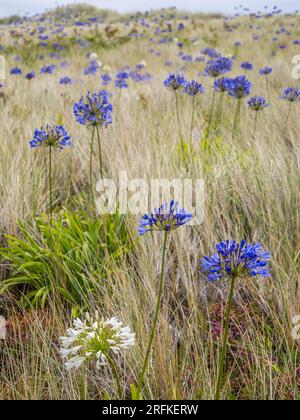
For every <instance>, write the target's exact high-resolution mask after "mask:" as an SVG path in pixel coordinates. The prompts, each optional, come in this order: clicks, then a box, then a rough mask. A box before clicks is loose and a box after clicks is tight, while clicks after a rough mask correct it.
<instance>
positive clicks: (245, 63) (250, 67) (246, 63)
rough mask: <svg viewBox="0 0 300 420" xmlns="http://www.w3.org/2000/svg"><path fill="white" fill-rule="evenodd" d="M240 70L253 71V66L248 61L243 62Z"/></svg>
mask: <svg viewBox="0 0 300 420" xmlns="http://www.w3.org/2000/svg"><path fill="white" fill-rule="evenodd" d="M241 68H242V69H244V70H253V64H252V63H250V62H249V61H245V62H244V63H242V65H241Z"/></svg>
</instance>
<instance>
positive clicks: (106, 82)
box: [101, 74, 111, 86]
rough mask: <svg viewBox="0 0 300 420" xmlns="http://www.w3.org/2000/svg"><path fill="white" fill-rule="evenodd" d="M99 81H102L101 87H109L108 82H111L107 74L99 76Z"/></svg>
mask: <svg viewBox="0 0 300 420" xmlns="http://www.w3.org/2000/svg"><path fill="white" fill-rule="evenodd" d="M101 80H102V85H103V86H107V85H109V84H110V82H111V77H110V75H109V74H103V75H102V76H101Z"/></svg>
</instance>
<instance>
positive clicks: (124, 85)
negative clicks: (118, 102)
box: [115, 79, 128, 89]
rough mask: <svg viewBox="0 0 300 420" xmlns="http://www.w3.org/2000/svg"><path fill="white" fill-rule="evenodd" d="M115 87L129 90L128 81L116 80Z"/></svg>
mask: <svg viewBox="0 0 300 420" xmlns="http://www.w3.org/2000/svg"><path fill="white" fill-rule="evenodd" d="M115 87H116V88H119V89H126V88H128V83H127V79H116V80H115Z"/></svg>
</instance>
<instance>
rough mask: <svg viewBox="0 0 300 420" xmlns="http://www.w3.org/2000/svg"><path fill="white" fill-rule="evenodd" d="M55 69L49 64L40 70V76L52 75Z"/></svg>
mask: <svg viewBox="0 0 300 420" xmlns="http://www.w3.org/2000/svg"><path fill="white" fill-rule="evenodd" d="M55 68H56V66H55V65H54V64H50V65H49V66H43V67H42V68H41V73H42V74H53V72H54V70H55Z"/></svg>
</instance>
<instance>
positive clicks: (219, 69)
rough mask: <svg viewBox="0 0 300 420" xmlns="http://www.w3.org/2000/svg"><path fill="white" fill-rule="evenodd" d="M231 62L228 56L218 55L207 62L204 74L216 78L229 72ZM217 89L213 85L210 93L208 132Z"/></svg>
mask: <svg viewBox="0 0 300 420" xmlns="http://www.w3.org/2000/svg"><path fill="white" fill-rule="evenodd" d="M232 64H233V62H232V60H231V59H230V58H227V57H219V58H217V59H215V60H211V61H209V62H208V63H207V65H206V67H205V70H204V75H205V76H209V77H212V78H214V79H216V78H218V77H220V76H222V75H224V74H226V73H228V72H230V71H231V69H232ZM217 91H218V90H217V89H216V88H215V86H214V89H213V94H212V101H211V107H210V112H209V117H208V127H207V130H208V132H209V131H210V129H211V125H212V122H213V117H214V109H215V102H216V92H217Z"/></svg>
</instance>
